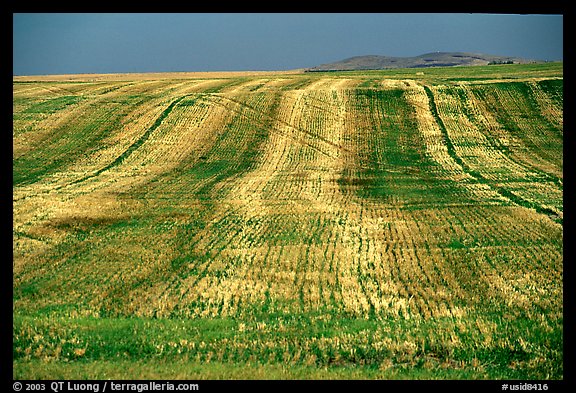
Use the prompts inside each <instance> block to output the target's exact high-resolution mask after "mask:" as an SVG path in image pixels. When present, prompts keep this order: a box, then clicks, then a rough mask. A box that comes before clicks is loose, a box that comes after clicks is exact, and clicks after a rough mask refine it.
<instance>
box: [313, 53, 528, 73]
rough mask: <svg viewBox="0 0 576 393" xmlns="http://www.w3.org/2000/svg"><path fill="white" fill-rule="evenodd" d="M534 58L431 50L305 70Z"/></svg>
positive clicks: (359, 58) (470, 63)
mask: <svg viewBox="0 0 576 393" xmlns="http://www.w3.org/2000/svg"><path fill="white" fill-rule="evenodd" d="M534 62H535V61H534V60H527V59H522V58H519V57H508V56H496V55H487V54H480V53H467V52H432V53H426V54H423V55H420V56H414V57H390V56H376V55H370V56H355V57H350V58H348V59H344V60H341V61H337V62H334V63H328V64H322V65H319V66H317V67H312V68H309V69H308V70H307V71H309V72H313V71H350V70H381V69H393V68H427V67H452V66H475V65H488V64H493V63H500V64H504V63H506V64H527V63H534Z"/></svg>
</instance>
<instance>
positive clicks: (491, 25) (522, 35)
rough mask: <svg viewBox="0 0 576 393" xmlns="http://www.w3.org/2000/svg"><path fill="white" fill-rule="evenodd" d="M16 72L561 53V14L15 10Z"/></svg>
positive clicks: (552, 56) (291, 65) (270, 66)
mask: <svg viewBox="0 0 576 393" xmlns="http://www.w3.org/2000/svg"><path fill="white" fill-rule="evenodd" d="M13 22H14V23H13V73H14V74H16V75H40V74H67V73H113V72H168V71H226V70H288V69H295V68H306V67H313V66H316V65H319V64H322V63H329V62H333V61H338V60H342V59H345V58H347V57H352V56H360V55H386V56H416V55H420V54H423V53H428V52H435V51H446V52H452V51H461V52H479V53H487V54H494V55H504V56H518V57H524V58H529V59H539V60H562V59H563V50H562V48H563V17H562V15H504V14H496V15H492V14H415V13H412V14H386V13H384V14H378V13H373V14H361V13H350V14H345V13H333V14H321V13H313V14H298V13H295V14H282V13H279V14H266V13H254V14H224V13H223V14H165V13H164V14H128V13H124V14H91V13H87V14H70V13H68V14H57V13H54V14H52V13H46V14H30V13H23V14H13Z"/></svg>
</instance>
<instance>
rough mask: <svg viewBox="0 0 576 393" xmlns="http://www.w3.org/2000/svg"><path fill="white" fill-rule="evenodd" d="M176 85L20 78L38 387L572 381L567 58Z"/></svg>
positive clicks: (19, 284) (30, 362)
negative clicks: (152, 381) (76, 382)
mask: <svg viewBox="0 0 576 393" xmlns="http://www.w3.org/2000/svg"><path fill="white" fill-rule="evenodd" d="M410 72H411V74H410ZM459 73H462V74H459ZM157 75H158V76H155V77H154V78H152V77H141V76H135V77H133V78H131V77H130V74H122V75H118V76H108V77H101V78H80V77H77V78H76V77H74V76H62V77H60V78H59V77H40V78H35V77H18V78H14V83H13V216H14V218H13V255H14V258H13V290H14V297H13V313H14V322H13V329H14V331H13V366H14V371H13V373H14V374H13V376H14V378H18V379H34V378H48V379H62V378H64V379H81V378H94V379H106V378H127V379H139V378H224V379H226V378H240V379H250V378H259V379H261V378H263V376H265V375H269V376H270V378H298V379H302V378H367V379H373V378H380V379H388V378H393V379H396V378H408V379H419V378H424V379H429V378H434V379H436V378H438V379H455V378H462V379H500V378H505V379H516V378H517V379H562V378H563V338H562V335H563V303H562V298H563V282H562V280H563V268H562V266H563V71H562V64H561V63H560V64H541V65H508V66H486V67H469V68H467V69H466V70H464V71H463V69H462V68H451V69H449V68H439V69H430V70H428V69H427V70H426V73H425V75H417V74H416V72H415V71H414V70H412V71H408V70H395V71H378V72H376V71H367V72H364V73H361V72H350V73H346V72H342V73H336V72H331V73H272V72H270V73H262V74H252V75H248V74H230V75H222V74H220V73H218V74H214V75H210V74H202V75H192V76H191V75H176V76H177V77H176V76H174V75H171V76H168V77H161V74H157ZM120 364H122V369H123V370H126V374H125V375H122V376H118V367H119V366H118V365H120ZM127 365H128V366H127ZM129 365H132V366H129ZM186 370H196V371H194V374H193V375H192V374H188V372H191V371H186ZM198 370H201V371H198ZM226 370H230V371H229V372H228V371H226ZM267 373H268V374H267Z"/></svg>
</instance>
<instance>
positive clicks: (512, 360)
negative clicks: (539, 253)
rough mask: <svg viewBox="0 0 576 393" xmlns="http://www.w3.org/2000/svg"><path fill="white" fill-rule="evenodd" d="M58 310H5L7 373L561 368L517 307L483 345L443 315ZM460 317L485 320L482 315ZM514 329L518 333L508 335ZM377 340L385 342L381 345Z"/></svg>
mask: <svg viewBox="0 0 576 393" xmlns="http://www.w3.org/2000/svg"><path fill="white" fill-rule="evenodd" d="M60 313H61V311H59V312H48V311H45V312H39V313H38V314H37V315H34V316H20V315H16V316H15V320H14V343H13V357H14V378H16V379H18V378H23V377H24V376H26V378H27V379H28V378H30V379H41V378H45V377H46V376H48V375H53V377H54V378H60V377H66V376H70V375H77V377H80V378H96V379H105V378H122V373H125V371H126V367H122V368H117V367H118V366H119V365H131V366H130V367H128V369H132V370H138V371H137V374H134V375H138V376H139V378H144V379H146V378H156V377H160V378H180V377H184V378H190V377H194V378H206V379H218V378H240V379H260V378H261V377H263V376H265V375H266V376H267V377H266V378H271V379H275V378H281V379H283V378H287V379H290V378H296V379H300V378H305V379H307V378H311V379H315V378H345V379H349V378H351V379H354V378H383V379H419V378H423V379H429V378H433V379H444V378H454V379H460V378H461V379H548V378H552V379H554V378H556V377H557V376H559V375H561V373H562V369H561V368H559V369H550V368H548V367H547V366H546V363H548V362H549V361H550V360H553V359H546V358H545V356H550V352H549V351H548V347H551V348H554V347H557V346H558V344H560V343H561V340H562V330H561V329H560V330H554V331H552V332H550V331H549V327H548V325H547V324H545V323H542V321H538V320H537V319H535V320H532V319H527V318H526V317H523V318H511V316H506V315H499V314H495V315H494V316H492V317H490V318H491V319H492V320H491V321H488V322H489V323H494V324H496V325H497V326H498V331H497V332H496V334H495V335H493V336H491V340H494V341H495V342H496V343H498V345H497V346H490V347H489V346H484V345H483V344H482V341H483V340H484V339H485V337H486V336H485V335H484V334H485V333H483V332H482V330H479V329H478V328H476V329H459V328H457V327H456V325H454V321H452V320H450V319H440V320H428V321H422V320H416V321H410V320H404V319H389V320H379V321H376V320H358V319H355V318H346V317H339V318H336V317H334V318H330V319H328V318H326V316H325V315H322V314H308V315H281V314H274V313H272V314H270V315H266V314H262V315H261V317H260V319H253V320H252V321H242V322H240V321H239V320H236V319H230V318H217V319H195V320H181V319H145V318H85V317H74V318H69V317H62V316H59V314H60ZM469 318H480V320H483V321H486V319H485V318H486V315H478V316H470V317H469ZM462 322H463V323H462V325H466V326H474V324H470V323H468V322H466V321H462ZM263 326H264V327H263ZM519 334H520V337H522V339H521V341H515V340H511V337H519V336H518V335H519ZM454 339H456V340H457V341H458V343H457V344H455V343H454ZM381 341H385V342H388V343H389V344H388V346H387V347H381V346H380V344H379V343H380V342H381ZM264 343H274V344H272V345H271V346H270V345H266V344H265V345H262V344H264ZM552 353H553V354H554V355H553V356H561V353H559V352H552ZM300 354H301V355H300ZM168 364H170V367H169V368H168V369H166V365H168ZM281 364H284V365H283V366H281ZM242 365H244V366H245V367H242ZM81 370H84V371H81ZM196 370H198V372H200V375H195V374H194V371H196ZM78 372H79V373H78ZM190 373H192V374H190ZM124 375H126V374H124Z"/></svg>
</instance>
